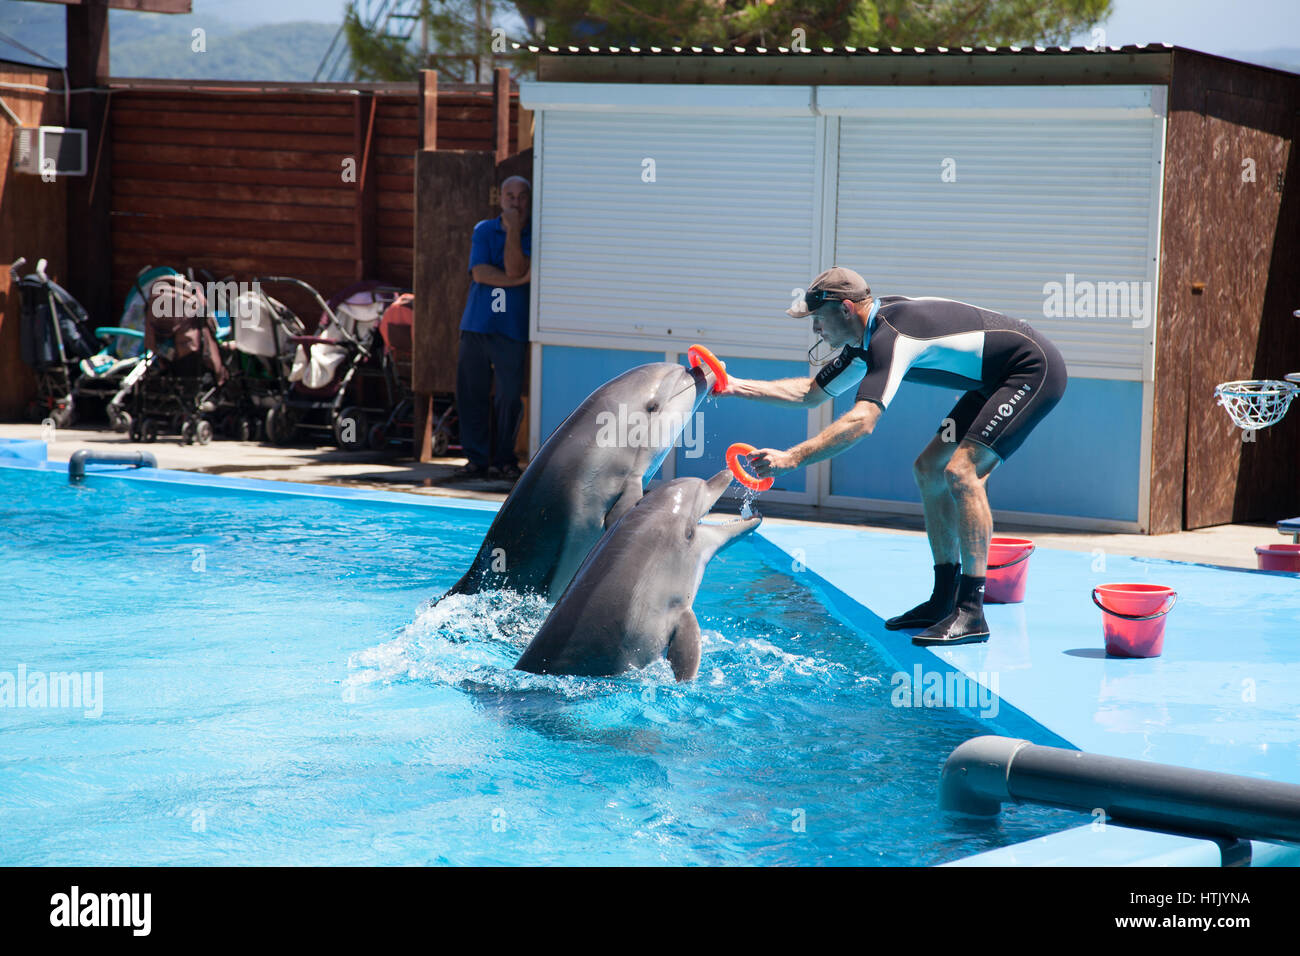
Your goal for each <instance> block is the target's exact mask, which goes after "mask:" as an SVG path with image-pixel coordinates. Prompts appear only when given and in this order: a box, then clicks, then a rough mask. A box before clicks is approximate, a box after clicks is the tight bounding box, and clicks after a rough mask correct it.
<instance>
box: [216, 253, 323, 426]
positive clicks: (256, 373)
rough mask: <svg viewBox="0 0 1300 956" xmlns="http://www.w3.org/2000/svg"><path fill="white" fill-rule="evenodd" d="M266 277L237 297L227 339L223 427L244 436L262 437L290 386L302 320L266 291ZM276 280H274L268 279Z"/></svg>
mask: <svg viewBox="0 0 1300 956" xmlns="http://www.w3.org/2000/svg"><path fill="white" fill-rule="evenodd" d="M263 281H264V280H261V279H256V280H254V281H253V283H252V285H253V288H252V289H251V290H249V291H247V292H244V293H243V294H241V295H240V296H239V298H237V299H236V300H235V303H234V314H233V315H232V316H231V336H230V339H229V341H228V342H227V343H226V344H227V353H228V361H227V368H228V369H229V371H230V378H229V379H228V380H227V382H226V386H225V388H223V389H222V391H221V397H220V401H219V406H220V421H221V425H222V430H223V431H224V432H225V433H226V434H228V435H230V436H232V437H235V438H238V439H239V440H240V441H260V440H261V439H262V437H263V433H264V424H265V421H266V417H267V414H268V413H269V412H270V410H271V409H273V408H274V407H275V406H276V405H277V404H278V403H279V401H280V399H281V397H282V396H283V395H284V393H285V390H286V389H287V388H288V387H289V384H290V382H289V373H290V371H291V369H292V367H293V356H294V351H295V349H297V346H296V345H295V344H294V341H293V339H294V337H295V336H301V335H303V334H304V333H305V332H306V329H305V327H304V326H303V323H302V320H301V319H299V318H298V317H297V316H296V315H294V314H293V312H292V311H291V310H290V309H289V308H288V307H287V306H285V305H284V303H282V302H280V301H278V300H276V299H273V298H271V297H270V296H268V295H267V294H266V293H265V292H263V291H262V288H261V285H262V282H263ZM265 281H271V280H265Z"/></svg>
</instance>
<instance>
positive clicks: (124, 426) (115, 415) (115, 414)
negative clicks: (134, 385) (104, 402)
mask: <svg viewBox="0 0 1300 956" xmlns="http://www.w3.org/2000/svg"><path fill="white" fill-rule="evenodd" d="M108 423H109V424H110V425H111V426H112V428H113V431H115V432H125V433H128V434H131V435H134V434H135V429H134V428H133V427H132V426H133V424H134V423H133V422H132V421H131V413H130V412H128V411H123V410H122V409H120V408H118V407H117V406H116V405H109V406H108Z"/></svg>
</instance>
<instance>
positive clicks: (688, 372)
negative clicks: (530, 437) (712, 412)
mask: <svg viewBox="0 0 1300 956" xmlns="http://www.w3.org/2000/svg"><path fill="white" fill-rule="evenodd" d="M714 381H715V378H714V374H713V372H712V371H710V370H704V369H700V368H685V367H683V366H681V365H675V364H673V363H671V362H655V363H651V364H649V365H641V366H638V367H637V368H634V369H631V370H629V371H627V372H624V373H623V374H622V375H619V376H618V377H617V378H614V379H611V380H610V381H609V382H606V383H605V384H604V385H602V386H601V387H600V388H598V389H596V390H595V391H594V392H592V393H591V395H589V396H588V397H587V398H586V400H585V401H583V403H582V404H581V405H579V406H578V407H577V409H575V410H574V411H573V413H572V414H570V415H569V417H568V418H566V419H565V420H564V422H563V424H561V425H560V427H559V428H557V429H556V430H555V431H554V432H552V433H551V436H550V437H549V438H548V439H546V442H545V444H543V445H542V447H541V449H540V450H539V451H538V453H537V456H536V457H535V458H534V459H533V460H532V461H531V462H530V463H529V465H528V468H527V469H526V470H525V471H524V473H523V475H522V476H520V478H519V481H518V482H516V483H515V487H514V490H513V491H511V492H510V496H509V497H508V498H506V500H505V503H504V504H503V505H502V506H501V510H500V511H498V512H497V516H496V519H495V520H494V521H493V522H492V527H490V528H489V529H488V533H487V535H486V536H485V537H484V539H483V544H482V546H481V547H480V548H479V551H478V554H477V556H475V558H474V563H473V564H472V565H470V569H469V570H468V571H467V572H465V575H464V577H462V578H461V579H460V581H459V582H457V583H456V584H455V585H454V586H453V587H452V589H451V590H450V591H449V592H448V594H475V593H478V592H479V591H487V590H493V589H501V588H505V589H510V590H513V591H527V592H531V593H535V594H540V595H541V596H542V597H544V598H546V600H548V601H552V602H553V601H555V599H556V598H558V597H559V596H560V595H561V594H562V593H563V592H564V589H565V587H566V586H568V583H569V582H570V581H571V580H572V579H573V575H574V573H575V572H576V571H577V570H578V566H579V565H581V564H582V562H583V560H584V559H585V558H586V557H587V554H588V553H589V552H590V551H591V549H592V547H593V546H594V545H595V544H596V542H597V541H599V540H600V537H601V535H603V534H604V533H605V531H606V530H607V529H609V528H611V527H613V526H614V523H615V522H616V521H618V519H619V518H620V517H622V516H623V515H624V514H626V513H627V512H628V511H629V510H630V509H631V508H632V506H633V505H635V504H636V503H637V502H638V501H640V500H641V496H642V494H643V493H644V488H645V485H646V483H647V482H648V481H649V480H650V479H651V478H652V477H654V474H655V472H657V471H658V470H659V466H660V465H662V464H663V462H664V459H665V458H667V457H668V453H669V452H670V451H672V448H673V445H675V444H676V443H677V440H678V438H679V437H680V436H681V434H682V431H683V430H684V429H685V427H686V425H687V423H688V422H689V420H690V418H691V416H692V415H693V414H694V413H695V410H696V409H697V408H698V407H699V406H700V404H701V403H702V402H703V401H704V398H705V396H707V395H708V393H709V391H710V389H712V388H713V385H714ZM628 422H631V423H632V427H630V428H628V427H621V428H619V427H613V426H615V425H616V424H618V423H622V424H623V425H627V423H628ZM445 596H446V595H444V597H445Z"/></svg>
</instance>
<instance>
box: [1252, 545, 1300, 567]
mask: <svg viewBox="0 0 1300 956" xmlns="http://www.w3.org/2000/svg"><path fill="white" fill-rule="evenodd" d="M1255 560H1256V562H1258V564H1259V569H1260V570H1261V571H1300V544H1266V545H1264V546H1263V547H1262V548H1256V549H1255Z"/></svg>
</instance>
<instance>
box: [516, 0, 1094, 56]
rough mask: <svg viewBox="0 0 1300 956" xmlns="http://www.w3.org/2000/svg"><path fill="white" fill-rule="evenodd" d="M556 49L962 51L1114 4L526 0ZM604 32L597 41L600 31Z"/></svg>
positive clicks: (1023, 39)
mask: <svg viewBox="0 0 1300 956" xmlns="http://www.w3.org/2000/svg"><path fill="white" fill-rule="evenodd" d="M517 5H518V7H519V9H520V11H521V13H525V14H531V15H534V16H537V17H539V18H541V20H542V21H543V31H542V32H543V34H544V39H545V42H546V43H549V44H554V45H556V46H567V45H570V44H573V45H587V44H595V45H599V46H610V45H613V46H630V45H635V46H640V47H649V46H687V45H695V46H705V45H708V46H713V45H716V46H732V45H736V46H744V47H751V46H766V47H769V48H775V47H781V46H784V47H789V46H790V44H791V42H792V38H793V35H794V31H795V30H796V29H802V30H803V31H804V32H805V39H806V43H807V45H808V46H810V47H814V48H815V47H820V46H831V47H839V46H855V47H865V46H876V47H888V46H899V47H917V46H920V47H936V46H945V47H958V46H983V45H988V46H1010V45H1029V44H1032V43H1035V42H1037V43H1047V44H1059V43H1065V42H1067V41H1068V40H1069V38H1070V37H1071V36H1073V35H1075V34H1077V33H1079V32H1081V31H1084V30H1087V29H1089V28H1090V27H1092V26H1093V25H1094V24H1096V23H1098V22H1100V21H1102V20H1104V19H1105V18H1106V17H1107V16H1109V15H1110V12H1111V0H930V2H909V0H520V2H519V3H518V4H517ZM597 25H599V26H601V27H603V30H601V32H599V33H598V34H595V35H594V36H593V34H592V28H593V27H595V26H597Z"/></svg>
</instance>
